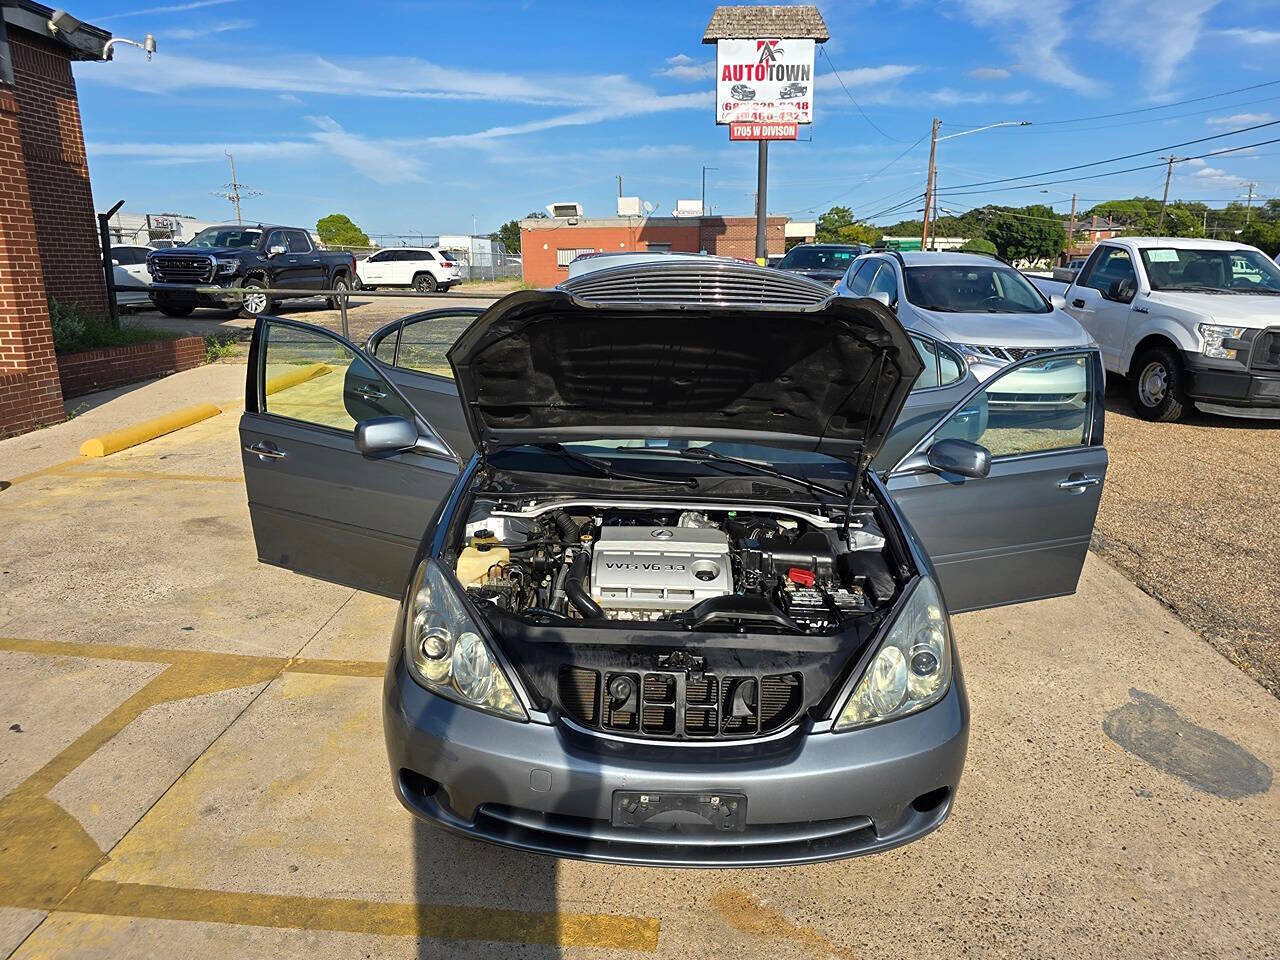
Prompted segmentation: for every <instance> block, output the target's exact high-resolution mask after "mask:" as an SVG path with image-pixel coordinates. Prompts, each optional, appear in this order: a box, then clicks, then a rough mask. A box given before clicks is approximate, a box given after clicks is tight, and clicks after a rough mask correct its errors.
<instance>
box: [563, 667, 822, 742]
mask: <svg viewBox="0 0 1280 960" xmlns="http://www.w3.org/2000/svg"><path fill="white" fill-rule="evenodd" d="M619 679H626V680H628V681H629V682H630V686H631V689H632V690H635V691H637V696H635V697H631V698H627V699H619V698H616V697H614V696H613V695H612V694H611V693H610V690H611V689H612V688H613V687H614V685H615V681H616V680H619ZM559 694H560V706H561V708H562V709H563V710H564V712H565V713H566V714H568V715H569V716H570V717H571V718H573V719H574V720H575V721H577V722H578V723H579V724H581V725H583V726H585V727H590V728H592V729H596V730H602V731H605V732H608V733H623V734H633V735H634V734H638V735H640V736H643V737H654V738H659V739H668V740H672V739H674V740H684V739H696V740H713V739H739V738H747V737H757V736H762V735H764V734H769V733H773V732H775V731H777V730H781V729H782V728H783V727H785V726H786V725H787V724H789V723H791V722H792V721H793V720H794V719H795V718H796V716H797V715H798V714H799V712H800V708H801V706H802V705H803V701H804V685H803V682H802V679H801V675H800V674H799V673H778V674H770V675H768V676H763V677H756V676H726V677H720V676H712V675H708V674H699V675H692V676H686V675H685V674H683V673H663V672H652V673H643V674H641V673H638V672H630V671H604V672H603V676H602V674H601V672H600V671H597V670H591V669H588V668H585V667H576V666H572V665H570V664H565V665H564V666H562V667H561V668H560V676H559Z"/></svg>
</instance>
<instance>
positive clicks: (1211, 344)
mask: <svg viewBox="0 0 1280 960" xmlns="http://www.w3.org/2000/svg"><path fill="white" fill-rule="evenodd" d="M1243 333H1244V327H1220V326H1218V325H1217V324H1215V323H1202V324H1200V336H1201V337H1203V338H1204V346H1203V347H1201V348H1200V352H1201V353H1203V354H1204V355H1205V356H1206V357H1217V358H1218V359H1219V360H1234V359H1235V358H1236V351H1235V350H1233V349H1231V348H1229V347H1224V346H1223V345H1222V341H1224V340H1236V339H1238V338H1239V337H1240V336H1241V335H1242V334H1243Z"/></svg>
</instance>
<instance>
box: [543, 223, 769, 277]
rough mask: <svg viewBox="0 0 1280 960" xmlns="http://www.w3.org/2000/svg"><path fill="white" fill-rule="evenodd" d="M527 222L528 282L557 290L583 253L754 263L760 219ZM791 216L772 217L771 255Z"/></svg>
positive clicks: (767, 234) (767, 235)
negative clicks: (702, 256)
mask: <svg viewBox="0 0 1280 960" xmlns="http://www.w3.org/2000/svg"><path fill="white" fill-rule="evenodd" d="M574 219H575V220H576V222H573V221H571V220H570V219H567V218H563V217H562V218H559V219H550V218H548V219H545V220H522V221H521V222H520V254H521V256H522V258H523V260H524V281H525V283H528V284H531V285H533V286H537V287H551V286H555V285H556V284H557V283H559V282H560V281H562V280H564V279H565V278H566V277H568V275H569V270H568V263H569V261H570V260H572V259H573V258H574V257H575V256H578V255H579V254H583V253H631V252H635V251H645V250H661V251H664V252H670V253H697V252H699V251H700V250H705V251H706V252H707V253H712V254H716V255H718V256H722V257H739V258H741V259H743V260H752V259H754V257H755V249H756V219H755V217H649V218H647V219H645V218H641V217H600V218H593V217H580V218H574ZM786 222H787V218H786V217H770V218H769V223H768V228H767V233H766V237H767V240H768V248H769V252H770V253H782V250H783V244H784V242H785V241H784V237H783V232H784V227H785V225H786Z"/></svg>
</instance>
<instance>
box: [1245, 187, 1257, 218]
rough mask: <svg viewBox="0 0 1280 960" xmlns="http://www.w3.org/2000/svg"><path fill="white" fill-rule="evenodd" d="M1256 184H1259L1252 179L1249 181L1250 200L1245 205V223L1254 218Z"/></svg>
mask: <svg viewBox="0 0 1280 960" xmlns="http://www.w3.org/2000/svg"><path fill="white" fill-rule="evenodd" d="M1256 186H1257V184H1256V183H1255V182H1254V181H1252V180H1250V181H1249V200H1248V202H1247V203H1245V206H1244V222H1245V223H1248V222H1249V221H1250V220H1252V219H1253V188H1254V187H1256Z"/></svg>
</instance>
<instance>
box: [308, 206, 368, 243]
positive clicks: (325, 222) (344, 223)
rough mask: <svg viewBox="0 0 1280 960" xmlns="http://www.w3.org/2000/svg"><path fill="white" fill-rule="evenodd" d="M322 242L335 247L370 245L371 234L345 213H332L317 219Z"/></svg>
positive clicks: (317, 229)
mask: <svg viewBox="0 0 1280 960" xmlns="http://www.w3.org/2000/svg"><path fill="white" fill-rule="evenodd" d="M316 233H317V234H319V235H320V242H321V243H324V244H327V245H329V246H335V247H368V246H371V244H370V243H369V235H368V234H367V233H365V232H364V231H363V230H361V229H360V228H359V227H357V226H356V225H355V224H354V223H352V222H351V218H350V217H348V216H347V215H346V214H345V213H331V214H329V215H328V216H327V217H321V218H320V219H319V220H317V221H316Z"/></svg>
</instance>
